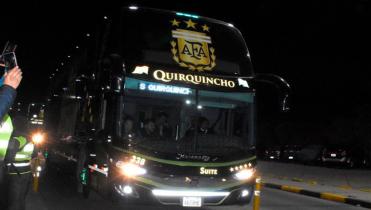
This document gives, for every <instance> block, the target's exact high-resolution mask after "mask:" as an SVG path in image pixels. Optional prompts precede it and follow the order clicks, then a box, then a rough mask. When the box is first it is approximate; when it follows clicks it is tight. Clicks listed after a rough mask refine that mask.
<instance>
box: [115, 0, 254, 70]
mask: <svg viewBox="0 0 371 210" xmlns="http://www.w3.org/2000/svg"><path fill="white" fill-rule="evenodd" d="M118 19H119V22H117V23H116V24H115V27H112V30H113V31H112V35H113V36H116V37H115V38H114V39H109V40H116V43H115V42H113V43H111V44H110V45H111V46H113V47H112V48H113V49H115V51H116V53H118V54H120V55H122V56H123V58H124V61H125V65H126V70H127V72H129V73H130V72H132V71H133V70H134V69H135V68H136V67H137V66H143V65H145V66H149V67H150V68H159V69H163V70H167V71H173V70H174V71H182V72H184V73H192V72H193V73H195V74H197V73H203V74H211V75H225V76H232V75H233V76H250V75H251V74H252V73H253V71H252V65H251V62H250V57H249V52H248V49H247V47H246V44H245V41H244V39H243V37H242V35H241V33H240V32H239V30H238V29H236V28H235V27H234V26H233V25H231V24H228V23H225V22H223V21H219V20H215V19H211V18H206V17H201V16H198V15H192V14H187V13H181V12H174V11H165V10H159V9H152V8H141V7H139V8H138V7H125V8H123V9H122V10H121V14H120V17H119V18H118ZM117 36H118V37H117ZM117 46H119V47H117Z"/></svg>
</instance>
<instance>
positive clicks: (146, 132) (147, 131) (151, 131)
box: [140, 119, 159, 138]
mask: <svg viewBox="0 0 371 210" xmlns="http://www.w3.org/2000/svg"><path fill="white" fill-rule="evenodd" d="M140 135H141V137H143V138H158V137H159V135H158V133H157V132H156V125H155V121H154V120H153V119H146V120H145V121H144V126H143V129H141V132H140Z"/></svg>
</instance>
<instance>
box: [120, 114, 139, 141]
mask: <svg viewBox="0 0 371 210" xmlns="http://www.w3.org/2000/svg"><path fill="white" fill-rule="evenodd" d="M135 136H136V135H135V130H134V120H133V118H132V117H131V116H127V117H125V120H124V126H123V129H122V137H123V138H126V139H131V138H133V137H135Z"/></svg>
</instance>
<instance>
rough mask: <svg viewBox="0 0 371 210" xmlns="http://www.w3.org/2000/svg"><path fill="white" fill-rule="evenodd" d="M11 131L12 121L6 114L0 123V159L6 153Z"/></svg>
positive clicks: (0, 159)
mask: <svg viewBox="0 0 371 210" xmlns="http://www.w3.org/2000/svg"><path fill="white" fill-rule="evenodd" d="M12 133H13V123H12V119H11V118H10V116H9V115H6V116H5V117H4V118H3V120H2V121H1V124H0V161H3V160H4V158H5V155H6V150H7V148H8V144H9V140H10V137H11V136H12Z"/></svg>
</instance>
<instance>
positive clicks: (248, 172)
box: [234, 168, 255, 180]
mask: <svg viewBox="0 0 371 210" xmlns="http://www.w3.org/2000/svg"><path fill="white" fill-rule="evenodd" d="M254 173H255V169H253V168H248V169H242V170H240V171H238V172H237V173H235V175H234V176H235V178H236V179H238V180H248V179H250V178H251V177H253V176H254Z"/></svg>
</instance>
